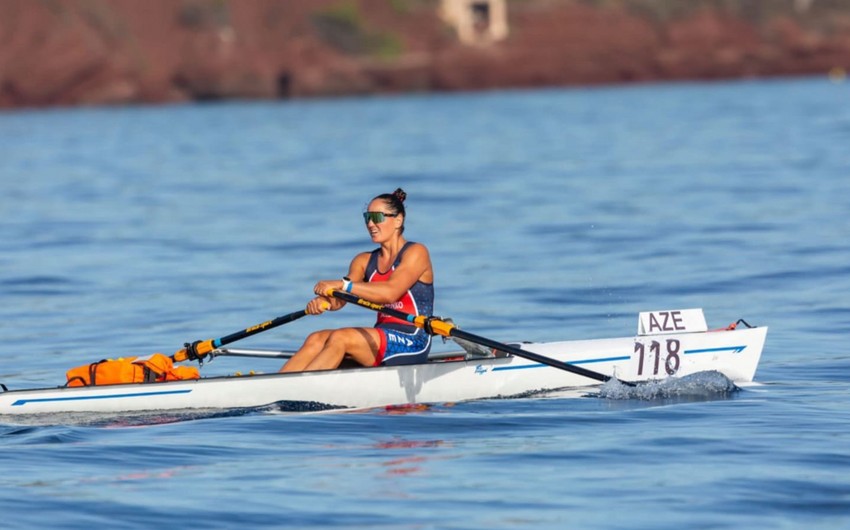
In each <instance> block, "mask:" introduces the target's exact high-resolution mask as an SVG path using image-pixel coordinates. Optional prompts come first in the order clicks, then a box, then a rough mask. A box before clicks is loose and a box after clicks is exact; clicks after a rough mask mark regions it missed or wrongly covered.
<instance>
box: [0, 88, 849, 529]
mask: <svg viewBox="0 0 850 530" xmlns="http://www.w3.org/2000/svg"><path fill="white" fill-rule="evenodd" d="M0 139H2V141H0V186H2V188H0V190H1V191H2V193H0V214H2V215H0V234H2V238H1V239H0V241H2V244H3V251H2V253H0V270H2V274H0V294H2V300H3V303H2V305H0V336H2V337H3V340H2V343H0V382H3V383H5V384H6V385H7V386H9V387H10V388H26V387H32V386H53V385H58V384H61V383H63V382H64V372H65V370H66V369H68V368H70V367H72V366H76V365H78V364H83V363H85V362H90V361H93V360H98V359H101V358H103V357H106V356H119V355H147V354H149V353H152V352H154V351H163V352H166V353H172V352H173V351H175V350H177V349H179V348H180V347H181V345H182V343H183V342H185V341H189V340H195V339H206V338H211V337H218V336H222V335H225V334H227V333H231V332H233V331H237V330H239V329H241V328H244V327H246V326H248V325H251V324H255V323H258V322H262V321H265V320H267V319H269V318H271V317H274V316H277V315H281V314H284V313H288V312H291V311H294V310H297V309H300V308H301V307H302V306H303V305H304V303H305V302H306V300H307V299H308V298H309V297H310V295H311V288H312V285H313V284H314V283H315V281H316V280H317V279H320V278H328V277H330V278H334V277H339V276H341V275H342V274H343V273H344V272H345V271H346V268H347V265H348V261H349V260H350V259H351V257H352V256H353V255H354V253H356V252H357V251H359V250H363V249H367V248H369V247H370V245H371V243H370V242H369V240H368V237H367V236H366V233H365V231H364V229H363V225H362V221H361V219H360V218H359V215H360V211H361V209H362V207H363V206H364V205H365V203H366V202H367V201H368V200H369V199H370V198H371V197H372V196H374V195H376V194H379V193H383V192H389V191H392V190H393V189H395V188H396V187H397V186H402V187H403V188H405V190H407V192H408V203H407V204H408V219H407V231H406V234H407V235H408V237H409V238H410V239H412V240H416V241H422V242H425V243H426V244H427V245H428V246H429V248H430V250H431V254H432V258H433V261H434V264H435V267H436V270H437V282H438V300H437V306H438V307H437V310H438V313H439V314H442V315H444V316H451V317H453V319H454V320H455V322H457V323H458V324H459V325H460V326H461V327H463V328H465V329H468V330H470V331H473V332H474V333H477V334H480V335H485V336H489V337H492V338H494V339H497V340H503V341H511V340H523V339H527V340H538V341H545V340H560V339H584V338H596V337H616V336H624V335H629V334H631V333H633V332H634V330H635V329H636V325H637V324H636V319H637V313H638V312H639V311H641V310H652V309H677V308H688V307H702V308H704V310H705V313H706V317H707V319H708V321H709V326H711V327H720V326H725V325H726V324H729V323H731V322H734V321H735V320H737V319H738V318H745V319H747V321H748V322H750V323H751V324H756V325H767V326H770V333H769V334H768V341H767V345H766V348H765V352H764V355H763V358H762V363H761V365H760V368H759V371H758V373H757V377H756V379H757V381H758V382H760V383H761V384H762V385H761V386H758V387H755V388H748V389H745V390H743V391H740V392H737V393H735V394H733V395H731V396H715V397H711V396H709V397H708V398H706V399H701V400H696V401H688V402H686V401H671V400H665V399H657V400H653V399H650V400H639V399H633V400H629V399H626V400H617V399H603V398H600V397H586V398H580V399H576V398H568V397H564V396H558V395H552V396H543V397H540V398H534V399H517V400H496V401H483V402H473V403H461V404H438V405H436V406H434V407H433V408H431V409H430V410H426V411H422V412H419V413H414V414H392V413H388V412H386V411H375V412H369V413H355V414H351V413H325V414H312V415H305V414H280V413H277V414H275V413H268V412H266V413H260V412H257V413H251V414H243V415H220V416H208V417H200V418H197V419H193V420H188V421H177V422H175V421H172V420H174V418H168V417H161V418H156V417H155V418H148V419H147V420H144V421H138V420H135V421H130V420H127V421H124V420H122V419H120V418H112V419H105V420H101V421H96V422H93V423H92V422H86V421H69V422H68V423H65V424H56V425H49V424H48V425H20V424H9V423H5V424H0V513H2V525H3V527H4V528H91V527H98V525H101V526H103V527H109V528H152V527H158V526H162V527H170V526H175V525H181V526H189V527H192V528H233V527H236V526H237V525H239V526H243V527H249V528H260V527H269V528H277V527H281V528H283V527H299V528H300V527H340V526H341V527H360V528H373V527H389V528H564V527H569V528H583V529H587V528H624V529H625V528H629V529H630V528H661V529H664V528H670V529H673V528H676V529H678V528H846V527H848V526H850V412H848V409H850V407H848V400H849V399H850V347H848V329H850V305H849V304H848V293H850V245H849V244H848V236H850V148H848V145H850V85H848V84H829V83H827V82H826V81H822V80H783V81H773V82H745V83H740V82H738V83H720V84H685V85H657V86H642V87H631V88H606V89H587V90H543V91H528V92H493V93H484V94H462V95H448V96H416V97H398V98H372V99H342V100H335V101H298V102H284V103H227V104H221V105H209V106H204V105H192V106H166V107H150V108H106V109H73V110H47V111H21V112H10V113H5V114H0ZM364 311H365V310H361V309H359V308H356V307H351V308H347V309H346V310H345V311H343V312H340V313H335V314H333V315H325V316H322V317H311V318H305V319H302V320H300V321H298V322H296V323H292V324H289V325H287V326H284V327H282V328H279V329H276V330H274V331H269V332H267V333H265V334H262V335H259V336H256V337H253V338H251V339H248V340H245V341H243V342H242V343H240V345H241V346H244V347H275V348H287V349H288V348H294V347H297V346H298V344H299V343H300V340H301V339H302V338H303V337H304V336H305V335H306V334H307V333H309V332H311V331H313V330H315V329H318V328H320V327H326V326H344V325H350V324H358V325H361V324H364V323H369V322H371V321H372V320H373V318H374V315H373V314H366V313H365V312H364ZM441 348H448V346H442V345H440V347H439V348H438V349H441ZM277 366H278V363H277V362H269V361H262V360H246V359H233V358H231V359H228V358H219V359H216V360H215V361H214V362H213V363H211V364H208V365H205V366H204V368H203V370H204V373H207V374H222V373H233V372H235V371H247V370H250V369H254V370H260V371H271V370H275V369H276V368H277ZM181 419H183V420H186V418H181Z"/></svg>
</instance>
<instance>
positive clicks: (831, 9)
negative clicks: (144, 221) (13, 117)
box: [0, 0, 850, 108]
mask: <svg viewBox="0 0 850 530" xmlns="http://www.w3.org/2000/svg"><path fill="white" fill-rule="evenodd" d="M507 13H508V15H507V19H508V25H509V28H510V30H509V33H508V36H507V37H506V38H504V39H502V40H499V41H497V42H492V43H489V44H475V45H469V44H461V42H460V41H459V39H458V38H457V34H456V32H455V30H454V29H453V28H452V27H450V26H449V25H448V24H447V23H446V22H444V21H443V20H442V19H441V18H440V15H439V2H437V1H436V0H144V1H141V0H0V107H5V108H11V107H20V106H47V105H75V104H110V103H111V104H116V103H117V104H125V103H138V102H167V101H181V100H197V99H219V98H288V97H305V96H326V95H341V94H365V93H376V92H400V91H427V90H466V89H485V88H495V87H533V86H551V85H579V84H599V83H623V82H639V81H655V80H685V79H719V78H737V77H766V76H778V75H797V74H823V75H825V74H826V73H827V72H832V73H833V76H835V77H836V78H840V77H842V76H843V72H845V71H847V70H850V1H843V0H842V1H839V0H807V1H803V0H796V1H795V0H788V1H787V2H780V1H776V2H718V1H709V0H705V1H700V0H688V1H687V2H683V1H681V0H620V1H616V0H608V1H602V0H599V1H590V0H584V1H582V0H514V1H510V0H509V1H508V2H507Z"/></svg>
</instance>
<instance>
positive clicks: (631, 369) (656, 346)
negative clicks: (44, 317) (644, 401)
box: [0, 327, 767, 416]
mask: <svg viewBox="0 0 850 530" xmlns="http://www.w3.org/2000/svg"><path fill="white" fill-rule="evenodd" d="M766 335H767V328H766V327H758V328H750V329H739V330H735V331H713V332H699V333H679V334H665V335H654V336H635V337H624V338H618V339H596V340H582V341H567V342H551V343H528V344H523V345H522V346H521V347H522V348H523V349H525V350H528V351H532V352H535V353H538V354H540V355H545V356H547V357H550V358H553V359H558V360H560V361H563V362H567V363H571V364H573V365H576V366H581V367H584V368H587V369H590V370H593V371H596V372H599V373H601V374H605V375H609V376H614V377H616V378H618V379H620V380H623V381H645V380H651V379H661V378H666V377H668V376H669V375H671V372H672V375H674V376H685V375H689V374H692V373H696V372H701V371H709V370H714V371H718V372H721V373H723V374H724V375H725V376H726V377H728V378H729V379H731V380H732V381H734V382H736V383H740V382H749V381H752V379H753V377H754V375H755V371H756V367H757V366H758V362H759V358H760V356H761V352H762V349H763V346H764V341H765V338H766ZM458 355H463V353H459V354H458ZM598 384H599V382H598V381H596V380H593V379H589V378H587V377H584V376H580V375H576V374H574V373H571V372H568V371H564V370H560V369H557V368H553V367H550V366H546V365H543V364H538V363H535V362H531V361H528V360H526V359H523V358H520V357H515V356H508V357H501V358H499V357H497V358H479V359H471V360H458V361H437V362H429V363H426V364H420V365H410V366H399V367H377V368H354V369H342V370H330V371H322V372H309V373H296V374H262V375H251V376H240V377H236V376H228V377H211V378H202V379H200V380H194V381H174V382H166V383H147V384H126V385H111V386H98V387H74V388H67V387H57V388H44V389H35V390H10V391H6V392H0V416H5V415H30V414H57V413H72V412H83V413H115V412H141V411H177V410H186V409H238V408H245V407H263V406H267V405H272V404H275V403H283V402H290V403H292V404H303V405H304V408H309V406H310V404H314V405H315V406H316V407H318V408H332V407H339V408H371V407H380V406H387V405H401V404H413V403H445V402H456V401H466V400H475V399H485V398H496V397H508V396H518V395H523V394H528V393H533V392H542V391H547V390H554V389H561V388H571V387H585V386H593V385H598ZM293 408H298V407H297V406H296V407H293Z"/></svg>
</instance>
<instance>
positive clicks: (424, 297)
mask: <svg viewBox="0 0 850 530" xmlns="http://www.w3.org/2000/svg"><path fill="white" fill-rule="evenodd" d="M412 244H413V241H408V242H407V243H405V244H404V246H403V247H402V249H401V252H399V253H398V256H396V258H395V261H394V262H393V265H392V267H390V270H388V271H385V272H381V271H379V270H378V258H379V257H380V255H381V249H380V248H377V249H375V250H373V251H372V255H371V256H369V263H368V264H367V265H366V273H365V277H364V278H363V279H364V280H365V281H367V282H385V281H387V280H388V279H389V278H390V276H392V274H393V271H394V270H395V268H396V267H398V265H399V264H400V263H401V260H402V258H403V257H404V252H405V251H406V250H407V248H408V247H409V246H410V245H412ZM384 307H391V308H393V309H396V310H398V311H404V312H405V313H410V314H412V315H427V316H431V315H432V314H433V313H434V284H433V283H425V282H422V281H419V280H417V281H416V283H415V284H413V286H412V287H411V288H410V289H408V291H407V292H406V293H404V296H402V297H401V299H400V300H398V301H396V302H394V303H392V304H385V306H384ZM375 327H376V328H388V329H396V330H398V331H402V332H404V333H413V332H414V331H416V326H414V325H412V324H410V323H409V322H407V321H406V320H401V319H399V318H395V317H391V316H389V315H385V314H384V313H378V319H377V321H376V322H375Z"/></svg>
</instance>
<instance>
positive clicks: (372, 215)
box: [363, 212, 398, 224]
mask: <svg viewBox="0 0 850 530" xmlns="http://www.w3.org/2000/svg"><path fill="white" fill-rule="evenodd" d="M387 217H398V214H397V213H384V212H363V220H364V221H366V224H369V221H372V222H373V223H375V224H378V223H383V222H384V221H385V220H386V218H387Z"/></svg>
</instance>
